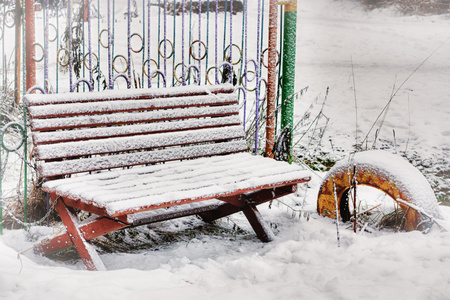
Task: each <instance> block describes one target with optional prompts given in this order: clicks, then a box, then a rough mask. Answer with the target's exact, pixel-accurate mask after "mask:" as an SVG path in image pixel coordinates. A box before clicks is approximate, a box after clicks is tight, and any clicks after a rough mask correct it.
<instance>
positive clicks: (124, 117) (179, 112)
mask: <svg viewBox="0 0 450 300" xmlns="http://www.w3.org/2000/svg"><path fill="white" fill-rule="evenodd" d="M238 114H239V107H238V106H237V105H227V106H214V107H201V108H197V107H192V108H189V109H182V108H178V109H172V110H162V111H150V112H135V113H116V114H108V115H94V116H83V117H67V118H54V119H48V120H47V119H32V120H31V122H30V123H31V129H32V130H33V131H50V130H60V129H73V128H82V127H94V126H111V125H123V124H137V123H149V122H158V121H169V120H181V119H192V118H204V117H221V116H232V115H238Z"/></svg>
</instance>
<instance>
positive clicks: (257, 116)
mask: <svg viewBox="0 0 450 300" xmlns="http://www.w3.org/2000/svg"><path fill="white" fill-rule="evenodd" d="M260 26H261V0H258V27H257V34H256V57H257V60H259V57H260V56H261V55H260V47H261V46H260V43H261V39H260V34H261V32H260V30H261V28H260ZM255 74H256V97H255V154H257V153H258V127H259V78H260V72H259V63H258V61H256V63H255Z"/></svg>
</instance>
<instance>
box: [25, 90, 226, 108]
mask: <svg viewBox="0 0 450 300" xmlns="http://www.w3.org/2000/svg"><path fill="white" fill-rule="evenodd" d="M231 93H234V87H233V86H208V87H207V88H205V89H204V90H201V91H189V90H176V89H175V90H174V89H171V88H159V89H158V90H157V91H156V92H155V89H140V90H139V91H138V92H137V95H130V94H128V95H127V96H125V97H117V96H116V97H109V98H104V97H102V94H103V92H90V93H89V97H85V96H86V93H79V94H80V99H78V100H77V101H76V102H74V101H73V96H67V97H66V96H65V95H63V94H49V95H48V96H46V97H45V99H43V98H42V97H39V96H38V97H36V96H29V95H25V96H24V98H23V99H24V100H25V103H26V105H27V106H30V107H31V106H41V105H49V104H69V103H87V102H104V101H114V100H124V99H133V100H144V99H155V98H174V97H190V96H204V95H209V94H215V95H217V94H231ZM71 95H73V94H71ZM83 96H84V97H83ZM37 99H39V101H37ZM46 100H47V101H46Z"/></svg>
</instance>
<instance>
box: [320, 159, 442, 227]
mask: <svg viewBox="0 0 450 300" xmlns="http://www.w3.org/2000/svg"><path fill="white" fill-rule="evenodd" d="M355 172H356V180H357V184H358V185H368V186H372V187H374V188H376V189H379V190H381V191H383V192H385V193H386V194H387V195H389V196H390V197H392V198H393V199H394V200H396V199H401V200H404V201H406V202H408V203H411V204H413V205H415V206H417V207H419V208H421V209H422V210H423V211H425V212H426V213H427V214H429V215H431V216H433V217H434V218H441V214H440V211H439V206H438V203H437V200H436V196H435V195H434V192H433V190H432V189H431V187H430V185H429V183H428V181H427V180H426V179H425V177H424V176H423V175H422V173H421V172H420V171H419V170H418V169H417V168H415V167H414V166H413V165H411V164H410V163H409V162H408V161H406V160H405V159H404V158H402V157H401V156H398V155H394V154H391V153H388V152H385V151H380V150H375V151H365V152H359V153H356V154H355V155H352V156H350V157H348V158H346V159H343V160H341V161H339V162H337V163H336V165H335V166H334V167H333V168H331V170H330V171H329V172H328V174H327V175H326V177H325V178H324V180H323V182H322V184H321V186H320V190H319V195H318V199H317V210H318V212H319V214H321V215H324V216H328V217H330V218H335V217H336V215H335V211H336V209H335V207H336V205H335V195H334V187H333V182H334V184H335V185H336V194H337V201H338V203H337V207H338V208H339V211H338V213H339V215H340V217H341V218H342V219H343V220H348V219H349V216H348V215H347V216H346V215H345V214H348V212H346V210H345V209H344V206H345V205H346V203H344V201H345V202H346V201H347V200H346V199H347V196H348V193H349V190H350V187H351V182H352V180H353V177H354V173H355ZM397 203H398V205H399V207H400V208H401V209H402V211H403V213H404V215H405V220H404V221H405V223H404V227H403V229H404V230H406V231H411V230H415V229H419V230H420V229H421V221H422V216H421V214H420V213H419V212H418V211H417V210H414V209H411V208H410V207H409V206H408V205H406V204H404V203H400V202H399V201H397ZM347 211H348V208H347Z"/></svg>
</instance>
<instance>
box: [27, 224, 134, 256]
mask: <svg viewBox="0 0 450 300" xmlns="http://www.w3.org/2000/svg"><path fill="white" fill-rule="evenodd" d="M129 226H130V225H129V224H125V223H122V222H120V221H116V220H112V219H108V218H104V217H101V218H98V219H97V220H95V221H93V222H91V223H89V224H83V225H81V226H79V227H78V229H79V230H80V232H81V233H82V235H83V238H84V239H85V240H92V239H95V238H97V237H99V236H102V235H105V234H107V233H109V232H114V231H116V230H119V229H122V228H126V227H129ZM72 245H73V243H72V240H71V238H70V236H69V234H68V233H67V232H64V233H61V234H60V235H58V236H56V237H54V238H53V239H51V240H49V241H47V242H45V243H44V242H43V243H41V244H40V245H39V246H37V247H35V250H34V251H35V252H37V253H42V254H50V253H53V252H56V251H59V250H62V249H65V248H67V247H71V246H72Z"/></svg>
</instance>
